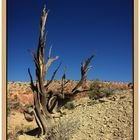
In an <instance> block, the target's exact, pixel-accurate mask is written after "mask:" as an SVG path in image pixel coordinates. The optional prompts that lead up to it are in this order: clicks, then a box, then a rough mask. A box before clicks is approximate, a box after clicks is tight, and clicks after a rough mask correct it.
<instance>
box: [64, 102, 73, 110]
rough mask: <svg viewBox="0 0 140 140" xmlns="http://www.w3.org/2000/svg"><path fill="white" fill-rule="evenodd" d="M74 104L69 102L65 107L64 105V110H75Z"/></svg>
mask: <svg viewBox="0 0 140 140" xmlns="http://www.w3.org/2000/svg"><path fill="white" fill-rule="evenodd" d="M74 107H75V106H74V103H73V102H67V103H66V104H65V105H64V108H66V109H68V110H71V109H74Z"/></svg>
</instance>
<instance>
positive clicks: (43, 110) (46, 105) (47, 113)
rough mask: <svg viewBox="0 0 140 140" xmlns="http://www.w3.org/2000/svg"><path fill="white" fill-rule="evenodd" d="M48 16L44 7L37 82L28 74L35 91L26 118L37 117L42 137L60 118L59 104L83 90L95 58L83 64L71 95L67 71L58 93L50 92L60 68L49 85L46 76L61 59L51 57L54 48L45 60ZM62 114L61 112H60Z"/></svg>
mask: <svg viewBox="0 0 140 140" xmlns="http://www.w3.org/2000/svg"><path fill="white" fill-rule="evenodd" d="M47 16H48V10H46V8H45V7H44V9H43V11H42V16H41V22H40V36H39V43H38V48H37V52H33V53H32V54H33V60H34V63H35V68H36V69H35V72H36V82H35V83H34V82H33V78H32V75H31V72H30V69H28V73H29V76H30V80H31V83H30V84H31V89H32V91H33V98H34V104H33V109H32V111H31V110H30V111H27V110H26V111H25V112H24V114H25V118H26V119H27V113H28V114H30V115H34V116H35V120H36V123H37V125H38V128H39V130H40V134H41V135H47V134H48V133H49V131H50V130H51V128H52V127H53V118H54V117H56V115H57V116H58V113H56V114H54V113H53V112H54V110H55V109H56V108H57V105H58V103H59V102H60V101H61V100H66V99H68V98H70V97H71V96H74V95H75V94H77V93H78V92H79V91H82V90H83V89H82V88H81V87H82V86H83V84H84V83H85V81H86V76H87V72H88V71H89V69H90V68H91V67H89V66H88V65H89V63H90V61H91V60H92V58H93V57H94V54H93V55H91V56H90V57H89V58H88V59H87V60H86V61H85V62H83V63H82V64H81V79H80V80H79V82H78V84H77V85H76V86H75V87H74V88H73V89H72V90H71V92H70V94H69V93H65V92H64V88H65V86H66V85H67V83H68V82H69V81H67V80H66V73H65V72H66V71H64V74H63V75H62V78H61V87H60V88H59V89H58V91H57V92H56V91H55V92H54V91H52V90H48V87H49V86H50V84H51V83H52V81H53V79H54V77H55V75H56V73H57V71H58V69H59V67H60V64H59V66H58V67H57V68H56V70H55V71H54V72H53V75H52V77H51V80H49V81H48V82H47V83H46V81H45V76H46V74H47V71H48V69H49V67H50V66H51V64H52V63H53V62H54V61H55V60H57V59H58V58H59V57H58V56H56V57H51V51H52V48H50V50H49V53H48V59H47V62H46V63H45V60H44V48H45V43H46V34H45V33H44V30H45V24H46V19H47ZM59 113H61V112H59Z"/></svg>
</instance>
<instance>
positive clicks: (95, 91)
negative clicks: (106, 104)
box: [88, 80, 113, 100]
mask: <svg viewBox="0 0 140 140" xmlns="http://www.w3.org/2000/svg"><path fill="white" fill-rule="evenodd" d="M111 94H113V88H111V87H110V86H104V85H103V84H102V82H100V81H99V80H94V81H93V83H92V84H91V86H90V91H89V92H88V96H89V98H90V99H94V100H97V99H99V98H103V97H108V96H110V95H111Z"/></svg>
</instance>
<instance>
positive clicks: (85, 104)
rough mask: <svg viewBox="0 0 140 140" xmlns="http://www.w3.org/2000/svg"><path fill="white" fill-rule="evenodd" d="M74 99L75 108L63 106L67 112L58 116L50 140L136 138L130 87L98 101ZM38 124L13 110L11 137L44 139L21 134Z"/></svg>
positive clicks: (10, 121) (10, 122)
mask: <svg viewBox="0 0 140 140" xmlns="http://www.w3.org/2000/svg"><path fill="white" fill-rule="evenodd" d="M72 102H73V104H74V109H71V110H68V109H64V111H65V112H66V115H63V116H62V117H61V118H57V119H55V126H54V131H53V132H52V135H51V140H132V139H133V92H132V91H131V90H124V91H123V90H121V91H120V92H118V93H117V94H114V95H112V96H110V97H108V98H106V97H104V98H101V99H99V100H90V99H89V98H88V97H85V98H81V99H77V100H74V101H72ZM36 127H37V125H36V123H35V121H33V122H27V121H26V120H25V119H24V116H23V114H22V113H19V112H11V113H10V114H9V115H8V136H9V140H17V139H18V140H39V139H41V138H36V137H35V136H31V135H27V134H25V133H21V132H27V131H29V130H32V129H34V128H36ZM19 132H20V133H19ZM44 140H45V138H44Z"/></svg>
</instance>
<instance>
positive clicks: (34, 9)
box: [7, 0, 133, 82]
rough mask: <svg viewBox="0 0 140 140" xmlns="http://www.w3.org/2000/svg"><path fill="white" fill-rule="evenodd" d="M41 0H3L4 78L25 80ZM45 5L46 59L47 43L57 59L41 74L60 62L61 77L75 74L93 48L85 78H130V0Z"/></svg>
mask: <svg viewBox="0 0 140 140" xmlns="http://www.w3.org/2000/svg"><path fill="white" fill-rule="evenodd" d="M44 3H46V1H45V0H42V1H41V0H21V1H19V0H8V4H7V10H8V11H7V13H8V16H7V20H8V22H7V28H8V31H7V33H8V36H7V67H8V68H7V76H8V81H29V80H30V79H29V76H28V72H27V69H28V68H30V69H31V72H32V75H33V78H34V80H35V72H34V71H35V70H34V69H35V67H34V63H33V60H32V57H31V55H30V53H29V52H28V50H29V49H30V50H35V49H36V48H37V44H38V38H39V23H40V16H41V11H42V8H43V4H44ZM47 8H48V9H49V10H50V12H49V16H48V19H47V25H46V30H47V31H48V36H47V44H46V59H47V52H48V49H49V47H50V46H51V45H52V46H53V52H52V55H53V56H55V55H58V56H59V57H60V58H59V60H58V61H56V62H54V64H53V65H52V66H51V67H50V69H49V72H48V75H47V78H46V79H49V78H50V77H51V74H52V72H53V71H54V69H55V68H56V67H57V66H58V64H59V62H62V66H61V68H60V70H59V72H58V73H57V75H56V78H55V79H60V78H61V75H62V71H63V68H64V66H67V78H68V79H73V80H78V79H80V64H81V62H82V61H83V60H85V59H86V58H88V57H89V56H90V55H91V54H92V53H93V52H94V51H96V56H95V58H94V59H93V61H92V62H91V65H92V66H93V69H92V70H91V71H90V72H89V73H88V79H90V80H92V79H100V80H106V81H123V82H131V81H132V80H133V54H132V51H133V25H132V24H133V9H132V0H47Z"/></svg>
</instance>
